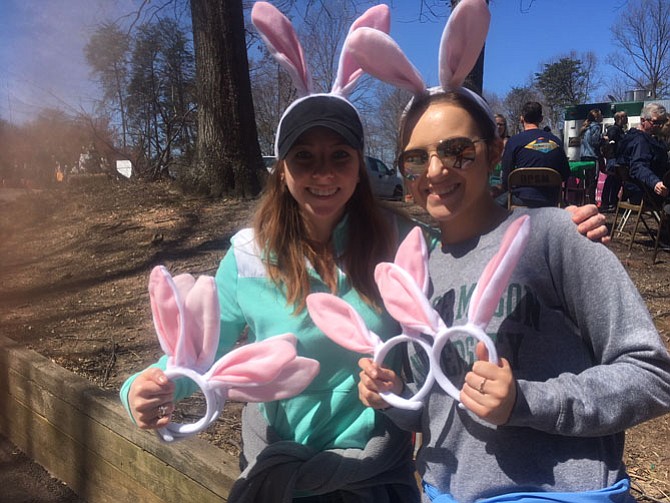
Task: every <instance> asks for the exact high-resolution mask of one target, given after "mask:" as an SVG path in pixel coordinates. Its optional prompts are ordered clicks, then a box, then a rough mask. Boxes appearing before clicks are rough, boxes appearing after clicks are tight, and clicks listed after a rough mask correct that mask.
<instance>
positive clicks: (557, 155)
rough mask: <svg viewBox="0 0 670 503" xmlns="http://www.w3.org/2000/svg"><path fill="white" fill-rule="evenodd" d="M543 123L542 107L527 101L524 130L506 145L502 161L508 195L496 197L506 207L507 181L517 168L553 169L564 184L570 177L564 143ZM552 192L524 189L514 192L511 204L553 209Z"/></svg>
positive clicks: (523, 111)
mask: <svg viewBox="0 0 670 503" xmlns="http://www.w3.org/2000/svg"><path fill="white" fill-rule="evenodd" d="M542 120H543V116H542V105H540V104H539V103H538V102H537V101H529V102H527V103H526V104H525V105H524V106H523V108H522V109H521V124H522V125H523V129H524V130H523V131H522V132H521V133H519V134H516V135H514V136H512V137H511V138H510V139H509V140H508V142H507V144H506V145H505V151H504V153H503V158H502V184H503V189H504V191H505V193H504V194H503V195H502V196H500V197H498V198H497V201H498V203H499V204H502V205H503V206H506V205H507V192H506V191H507V190H508V187H507V178H508V176H509V174H510V172H511V171H512V170H514V169H516V168H529V167H544V168H552V169H554V170H556V171H558V172H559V173H560V174H561V178H562V179H563V182H565V181H566V180H567V179H568V177H569V176H570V164H569V162H568V157H567V156H566V155H565V150H564V149H563V142H562V141H561V140H560V139H559V138H558V137H557V136H555V135H554V134H552V133H548V132H546V131H544V130H542V129H540V123H541V122H542ZM550 192H551V189H549V190H547V189H545V188H542V187H540V188H535V187H521V188H518V189H514V190H513V191H512V201H513V202H514V203H515V204H521V205H524V206H529V207H532V208H539V207H542V206H553V202H552V201H551V199H552V196H551V194H550Z"/></svg>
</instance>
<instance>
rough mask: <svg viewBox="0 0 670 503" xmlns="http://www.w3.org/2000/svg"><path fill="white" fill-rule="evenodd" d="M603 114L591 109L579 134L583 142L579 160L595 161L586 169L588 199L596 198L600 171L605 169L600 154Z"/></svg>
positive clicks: (593, 199)
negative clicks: (591, 166)
mask: <svg viewBox="0 0 670 503" xmlns="http://www.w3.org/2000/svg"><path fill="white" fill-rule="evenodd" d="M602 120H603V114H602V112H601V111H600V110H598V109H597V108H594V109H592V110H589V113H588V114H587V116H586V119H585V120H584V123H583V124H582V127H581V129H580V132H579V135H580V136H581V138H582V140H581V144H580V150H579V160H580V161H589V162H593V168H589V169H587V170H586V171H585V175H584V176H585V177H586V183H585V190H586V195H587V198H588V201H591V202H593V201H595V200H596V186H597V183H598V176H600V171H602V170H604V169H605V166H604V161H603V160H602V157H601V155H600V146H601V144H602V126H601V124H600V123H601V122H602Z"/></svg>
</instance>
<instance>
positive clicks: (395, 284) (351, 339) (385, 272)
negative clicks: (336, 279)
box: [307, 215, 530, 410]
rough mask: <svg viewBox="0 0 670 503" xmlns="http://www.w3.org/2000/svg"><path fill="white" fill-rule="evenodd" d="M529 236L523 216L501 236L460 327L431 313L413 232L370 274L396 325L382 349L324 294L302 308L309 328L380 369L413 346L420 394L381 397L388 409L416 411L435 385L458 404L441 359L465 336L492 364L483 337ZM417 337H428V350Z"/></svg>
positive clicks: (418, 239) (419, 237) (420, 245)
mask: <svg viewBox="0 0 670 503" xmlns="http://www.w3.org/2000/svg"><path fill="white" fill-rule="evenodd" d="M529 233H530V219H529V217H528V216H526V215H525V216H522V217H520V218H518V219H517V220H515V221H514V222H513V223H512V224H511V225H510V227H509V228H508V229H507V231H506V232H505V235H504V237H503V240H502V243H501V246H500V249H499V251H498V253H496V255H495V256H494V257H493V258H492V259H491V261H490V262H489V263H488V265H487V266H486V268H485V269H484V271H483V272H482V274H481V276H480V278H479V281H478V282H477V286H476V287H475V290H474V292H473V294H472V297H471V300H470V305H469V309H468V321H467V323H466V324H465V325H461V326H456V327H451V328H448V327H447V326H446V324H445V323H444V321H443V320H442V318H441V317H440V315H439V314H438V313H437V312H436V311H435V310H434V309H433V308H432V306H431V305H430V302H429V301H428V298H427V297H426V293H427V291H428V283H429V278H428V253H427V251H426V243H425V239H424V237H423V234H422V232H421V229H420V228H419V227H415V228H414V229H413V230H412V232H410V233H409V235H408V236H407V237H406V238H405V240H404V241H403V242H402V243H401V245H400V247H399V248H398V252H397V254H396V258H395V262H394V263H388V262H382V263H380V264H378V265H377V267H376V269H375V281H376V282H377V286H378V287H379V292H380V294H381V296H382V299H383V301H384V306H385V307H386V309H387V311H388V312H389V314H390V315H391V316H392V317H393V318H394V319H395V320H396V321H398V323H400V326H401V328H402V334H400V335H397V336H395V337H392V338H391V339H389V340H388V341H386V342H385V343H384V342H382V340H381V339H380V338H379V336H377V335H376V334H375V333H373V332H371V331H369V330H368V329H367V327H366V326H365V323H364V322H363V320H362V319H361V318H360V316H358V314H357V313H356V312H355V311H354V310H353V308H352V307H351V306H349V305H348V304H347V303H346V302H345V301H343V300H342V299H340V298H338V297H335V296H334V295H331V294H327V293H314V294H311V295H308V296H307V308H308V310H309V314H310V316H311V317H312V320H314V323H315V324H316V325H317V326H318V327H319V328H320V329H321V330H322V331H323V332H324V333H325V334H326V335H327V336H328V337H329V338H331V339H332V340H333V341H335V342H337V343H338V344H340V345H341V346H343V347H345V348H347V349H350V350H352V351H356V352H358V353H362V354H369V355H373V358H374V361H375V362H377V363H379V364H380V365H381V364H382V363H383V361H384V358H385V357H386V355H387V354H388V352H389V351H390V350H391V348H393V347H394V346H396V345H398V344H401V343H403V342H414V343H418V344H419V345H420V346H421V347H422V348H423V349H424V351H425V352H426V354H427V356H428V359H429V361H430V368H429V369H428V372H427V376H426V379H425V381H424V383H423V385H422V386H421V389H420V390H419V391H418V392H417V393H416V394H415V395H414V396H413V397H411V398H409V399H406V398H403V397H400V396H397V395H395V394H393V393H389V392H385V393H381V395H382V397H383V398H384V400H386V401H387V402H388V403H389V404H390V405H393V406H394V407H398V408H402V409H410V410H417V409H419V408H421V407H422V405H423V404H422V400H423V398H424V397H425V396H426V394H427V393H428V392H429V391H430V389H431V387H432V386H433V383H434V382H435V381H437V383H438V384H439V385H440V387H442V389H444V391H445V392H446V393H448V394H449V395H450V396H452V397H453V398H454V399H455V400H458V401H460V391H459V390H458V389H457V388H456V387H455V386H454V384H453V383H452V382H451V381H450V380H449V379H448V378H447V376H446V375H445V374H444V372H443V371H442V368H441V367H440V355H441V353H442V350H443V349H444V346H445V345H446V344H447V342H448V341H449V340H453V339H455V338H456V337H460V336H463V335H470V336H472V337H475V338H476V339H477V340H479V341H482V342H483V343H484V344H485V345H486V349H487V351H488V355H489V360H490V361H492V362H494V363H497V362H498V356H497V351H496V348H495V345H494V344H493V341H492V340H491V338H490V337H489V336H488V335H487V334H486V332H485V331H484V330H485V328H486V326H487V325H488V323H489V322H490V321H491V318H492V317H493V313H494V312H495V310H496V308H497V306H498V302H499V301H500V296H501V295H502V293H503V291H504V289H505V288H506V287H507V284H508V282H509V279H510V277H511V275H512V272H513V271H514V268H515V267H516V265H517V263H518V261H519V258H520V257H521V254H522V253H523V250H524V248H525V245H526V242H527V240H528V236H529ZM422 334H426V335H429V336H431V337H432V339H433V342H432V344H431V343H430V342H429V341H428V339H426V338H425V337H424V336H423V335H422Z"/></svg>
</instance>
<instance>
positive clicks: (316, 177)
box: [282, 127, 362, 242]
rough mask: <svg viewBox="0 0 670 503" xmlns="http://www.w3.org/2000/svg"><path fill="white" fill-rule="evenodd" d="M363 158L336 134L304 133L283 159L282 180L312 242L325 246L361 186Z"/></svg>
mask: <svg viewBox="0 0 670 503" xmlns="http://www.w3.org/2000/svg"><path fill="white" fill-rule="evenodd" d="M361 163H362V157H361V154H360V152H359V151H358V150H357V149H355V148H353V147H351V146H349V145H348V144H347V143H346V142H345V141H344V139H343V138H342V137H341V136H340V135H339V134H337V133H335V132H334V131H333V130H331V129H328V128H324V127H315V128H312V129H310V130H308V131H307V132H305V133H303V134H302V135H301V136H300V138H298V139H297V140H296V142H295V143H294V144H293V145H292V146H291V148H290V150H289V151H288V154H287V155H286V158H285V159H284V170H283V172H282V177H283V180H284V182H285V183H286V187H287V189H288V190H289V192H290V193H291V195H292V196H293V198H294V199H295V200H296V202H297V203H298V206H300V211H301V214H302V215H303V218H304V219H305V223H306V224H307V227H308V229H309V232H310V233H311V234H312V238H313V239H316V240H318V241H320V242H326V241H327V240H328V239H329V238H330V234H331V232H332V230H333V228H334V227H335V225H336V224H337V222H338V221H339V220H340V218H342V215H343V214H344V210H345V206H346V204H347V202H348V201H349V199H350V198H351V196H352V195H353V193H354V191H355V190H356V185H357V184H358V181H359V177H360V172H361Z"/></svg>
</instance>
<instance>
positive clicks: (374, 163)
mask: <svg viewBox="0 0 670 503" xmlns="http://www.w3.org/2000/svg"><path fill="white" fill-rule="evenodd" d="M365 167H366V168H367V170H368V177H369V178H370V185H371V186H372V192H373V193H374V195H375V196H377V197H379V198H381V199H392V200H394V201H400V200H402V196H403V194H404V188H403V187H404V185H403V181H402V178H400V175H399V174H398V172H397V171H396V170H395V169H391V168H389V167H388V166H387V165H386V164H384V163H383V162H382V161H380V160H379V159H377V158H375V157H370V156H367V155H366V156H365Z"/></svg>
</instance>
